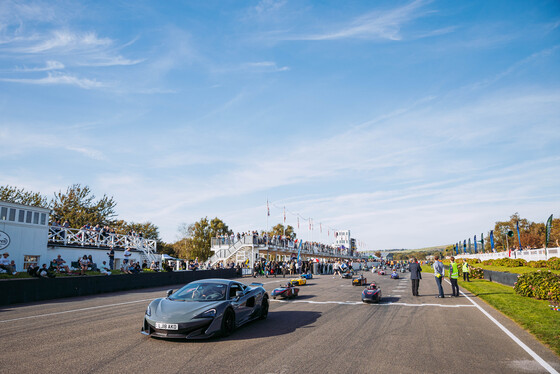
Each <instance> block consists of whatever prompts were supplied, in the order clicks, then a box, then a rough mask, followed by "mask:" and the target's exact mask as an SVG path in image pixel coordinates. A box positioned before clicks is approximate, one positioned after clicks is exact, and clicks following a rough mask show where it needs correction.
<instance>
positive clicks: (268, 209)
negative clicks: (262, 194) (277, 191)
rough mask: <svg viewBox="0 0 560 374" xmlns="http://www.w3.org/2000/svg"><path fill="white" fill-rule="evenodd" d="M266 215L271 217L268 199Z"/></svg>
mask: <svg viewBox="0 0 560 374" xmlns="http://www.w3.org/2000/svg"><path fill="white" fill-rule="evenodd" d="M266 215H267V216H268V217H270V207H269V206H268V200H266Z"/></svg>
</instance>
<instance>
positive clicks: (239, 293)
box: [235, 291, 243, 300]
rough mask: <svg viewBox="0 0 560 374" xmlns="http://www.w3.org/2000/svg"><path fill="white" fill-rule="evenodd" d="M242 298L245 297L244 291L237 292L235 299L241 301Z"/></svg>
mask: <svg viewBox="0 0 560 374" xmlns="http://www.w3.org/2000/svg"><path fill="white" fill-rule="evenodd" d="M241 296H243V291H237V292H236V293H235V298H236V299H237V300H239V299H240V298H241Z"/></svg>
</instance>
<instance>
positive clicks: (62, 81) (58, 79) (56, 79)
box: [0, 73, 105, 89]
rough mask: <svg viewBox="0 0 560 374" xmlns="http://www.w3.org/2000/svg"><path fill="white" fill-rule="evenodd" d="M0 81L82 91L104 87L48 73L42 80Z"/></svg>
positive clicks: (92, 82) (83, 79) (96, 82)
mask: <svg viewBox="0 0 560 374" xmlns="http://www.w3.org/2000/svg"><path fill="white" fill-rule="evenodd" d="M0 81H3V82H13V83H22V84H36V85H70V86H76V87H80V88H84V89H92V88H100V87H104V86H105V84H103V83H101V82H98V81H96V80H92V79H87V78H77V77H74V76H72V75H65V74H51V73H49V74H48V76H46V77H44V78H37V79H27V78H2V79H0Z"/></svg>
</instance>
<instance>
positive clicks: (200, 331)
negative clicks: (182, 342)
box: [141, 318, 215, 339]
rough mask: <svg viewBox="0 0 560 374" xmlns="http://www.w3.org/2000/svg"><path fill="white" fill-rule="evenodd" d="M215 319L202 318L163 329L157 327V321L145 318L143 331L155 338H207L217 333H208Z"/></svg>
mask: <svg viewBox="0 0 560 374" xmlns="http://www.w3.org/2000/svg"><path fill="white" fill-rule="evenodd" d="M213 321H214V319H213V318H200V319H199V320H195V321H191V322H185V323H178V325H179V326H178V329H177V330H163V329H156V327H155V324H156V323H155V321H151V320H148V319H147V318H144V323H143V325H142V330H141V333H142V334H144V335H148V336H152V337H155V338H167V339H205V338H209V337H212V336H214V335H215V333H207V331H208V328H209V327H210V325H211V324H212V322H213Z"/></svg>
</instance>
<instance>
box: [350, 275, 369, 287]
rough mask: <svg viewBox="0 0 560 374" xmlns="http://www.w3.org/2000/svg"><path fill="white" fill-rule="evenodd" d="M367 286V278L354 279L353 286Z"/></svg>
mask: <svg viewBox="0 0 560 374" xmlns="http://www.w3.org/2000/svg"><path fill="white" fill-rule="evenodd" d="M365 285H367V278H364V276H363V275H360V276H359V277H357V278H354V279H352V286H365Z"/></svg>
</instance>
